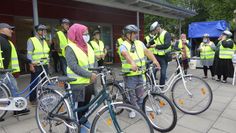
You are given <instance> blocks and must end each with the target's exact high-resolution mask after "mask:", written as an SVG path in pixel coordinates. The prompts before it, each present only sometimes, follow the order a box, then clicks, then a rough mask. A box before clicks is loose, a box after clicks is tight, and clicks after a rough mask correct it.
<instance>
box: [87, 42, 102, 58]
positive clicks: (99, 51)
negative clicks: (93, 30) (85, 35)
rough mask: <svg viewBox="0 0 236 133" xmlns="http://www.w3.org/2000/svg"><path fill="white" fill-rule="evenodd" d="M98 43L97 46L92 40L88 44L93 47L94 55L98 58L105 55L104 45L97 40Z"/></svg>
mask: <svg viewBox="0 0 236 133" xmlns="http://www.w3.org/2000/svg"><path fill="white" fill-rule="evenodd" d="M98 43H99V44H97V42H96V41H94V40H93V41H90V44H91V45H92V47H93V50H94V53H95V55H98V56H99V55H102V54H105V50H104V43H103V42H102V41H101V40H99V41H98Z"/></svg>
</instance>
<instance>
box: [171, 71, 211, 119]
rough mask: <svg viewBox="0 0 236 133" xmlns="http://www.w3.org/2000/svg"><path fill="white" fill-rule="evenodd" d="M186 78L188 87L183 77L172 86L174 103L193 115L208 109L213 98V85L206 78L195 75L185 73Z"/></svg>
mask: <svg viewBox="0 0 236 133" xmlns="http://www.w3.org/2000/svg"><path fill="white" fill-rule="evenodd" d="M184 79H185V83H186V89H185V87H184V84H183V80H182V78H179V79H178V80H177V81H176V82H175V83H174V85H173V86H172V89H171V92H172V94H171V95H172V100H173V102H174V105H175V106H176V107H177V108H178V109H179V110H181V111H182V112H184V113H186V114H191V115H196V114H200V113H202V112H204V111H206V110H207V109H208V108H209V106H210V105H211V103H212V99H213V95H212V90H211V87H210V86H209V85H208V84H207V83H206V82H205V81H204V80H202V79H201V78H199V77H196V76H193V75H185V76H184ZM187 90H188V91H189V92H190V93H189V92H188V91H187Z"/></svg>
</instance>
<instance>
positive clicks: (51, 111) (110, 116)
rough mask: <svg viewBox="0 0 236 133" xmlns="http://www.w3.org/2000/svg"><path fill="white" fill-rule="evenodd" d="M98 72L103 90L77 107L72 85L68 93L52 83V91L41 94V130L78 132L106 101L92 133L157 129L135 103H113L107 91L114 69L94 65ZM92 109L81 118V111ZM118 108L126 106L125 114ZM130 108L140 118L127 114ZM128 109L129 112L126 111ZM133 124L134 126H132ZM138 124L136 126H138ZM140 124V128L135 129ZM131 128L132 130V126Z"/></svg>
mask: <svg viewBox="0 0 236 133" xmlns="http://www.w3.org/2000/svg"><path fill="white" fill-rule="evenodd" d="M89 70H91V71H97V72H98V74H97V76H100V77H101V80H102V83H101V84H102V90H101V91H100V92H99V93H98V94H97V95H96V96H95V97H94V98H93V99H92V100H91V101H90V103H89V104H88V105H86V106H83V107H78V108H76V106H75V102H74V101H73V97H72V90H71V87H70V84H66V87H65V92H64V94H62V93H60V92H59V91H57V89H58V87H55V86H48V88H49V89H48V91H44V92H43V93H42V94H41V95H40V97H39V102H38V106H37V108H36V121H37V124H38V127H39V129H40V131H41V132H43V133H46V132H57V133H60V132H70V133H74V132H78V130H79V127H80V126H82V124H83V123H85V122H86V121H87V120H88V118H89V117H90V116H91V115H92V114H93V112H95V111H96V110H97V109H98V108H99V107H100V105H103V103H104V102H106V105H105V106H103V107H102V108H101V109H99V111H98V112H97V113H96V116H95V118H94V119H93V122H92V126H91V130H90V132H91V133H97V132H98V133H99V132H109V133H112V132H115V133H117V132H118V133H124V132H130V131H133V132H137V133H138V132H140V133H143V132H145V133H153V132H154V131H153V128H152V126H151V124H150V122H149V120H148V118H147V117H146V116H145V114H144V113H143V112H142V111H140V110H138V109H136V108H135V107H134V106H131V105H127V104H123V103H112V100H111V98H110V97H109V91H108V90H107V82H106V77H107V75H108V74H110V73H111V69H109V68H105V67H98V68H90V69H89ZM58 80H59V81H62V82H71V81H74V80H75V79H71V78H67V79H62V80H61V79H60V78H59V79H58ZM86 109H88V111H87V113H86V114H85V115H84V116H83V117H82V118H80V119H79V120H78V116H77V112H81V111H84V110H86ZM117 109H124V110H125V111H124V112H123V113H122V114H119V115H117V114H116V113H115V112H116V110H117ZM129 111H134V112H136V114H137V115H138V116H137V117H136V119H128V120H127V121H126V119H125V117H126V116H125V115H127V114H126V113H127V112H129ZM125 112H126V113H125ZM128 124H130V125H128ZM135 124H136V125H137V126H136V125H135ZM135 127H136V128H135ZM130 128H131V129H130Z"/></svg>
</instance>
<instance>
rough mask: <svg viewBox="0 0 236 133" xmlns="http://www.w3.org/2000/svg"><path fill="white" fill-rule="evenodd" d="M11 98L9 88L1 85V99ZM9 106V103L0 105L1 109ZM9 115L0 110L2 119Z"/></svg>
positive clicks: (5, 111)
mask: <svg viewBox="0 0 236 133" xmlns="http://www.w3.org/2000/svg"><path fill="white" fill-rule="evenodd" d="M9 97H10V91H9V89H8V88H7V86H6V85H5V84H1V85H0V99H2V98H9ZM7 105H8V102H7V103H4V102H2V103H0V107H5V106H7ZM6 113H7V110H0V118H3V117H4V116H5V115H6Z"/></svg>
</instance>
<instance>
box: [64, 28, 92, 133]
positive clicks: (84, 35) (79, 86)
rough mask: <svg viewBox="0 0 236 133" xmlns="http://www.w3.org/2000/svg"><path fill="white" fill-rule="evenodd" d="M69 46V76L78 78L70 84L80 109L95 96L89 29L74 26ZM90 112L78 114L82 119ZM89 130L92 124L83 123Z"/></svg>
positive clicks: (70, 33)
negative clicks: (90, 69) (91, 69)
mask: <svg viewBox="0 0 236 133" xmlns="http://www.w3.org/2000/svg"><path fill="white" fill-rule="evenodd" d="M67 36H68V39H69V42H70V43H69V44H68V46H66V49H65V50H66V51H65V52H66V61H67V65H68V66H67V76H68V77H70V78H76V79H77V80H76V81H74V82H70V84H71V87H72V91H73V99H74V101H75V102H77V103H78V104H77V105H78V107H81V106H85V105H87V104H88V103H89V102H90V100H91V96H92V95H93V94H94V82H95V80H96V74H95V73H92V72H91V71H89V70H88V68H93V67H94V65H95V54H94V51H93V49H92V48H91V46H90V45H89V44H88V41H89V38H90V36H89V33H88V28H87V27H86V26H84V25H81V24H78V23H76V24H73V25H72V26H71V27H70V28H69V30H68V34H67ZM87 111H88V110H85V111H83V112H78V118H79V119H80V118H81V117H82V116H83V115H84V114H85V113H86V112H87ZM82 125H84V126H85V127H87V128H91V124H90V123H89V122H88V121H86V122H85V123H83V124H82ZM84 126H82V128H81V130H80V132H81V133H85V132H86V129H85V127H84Z"/></svg>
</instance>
